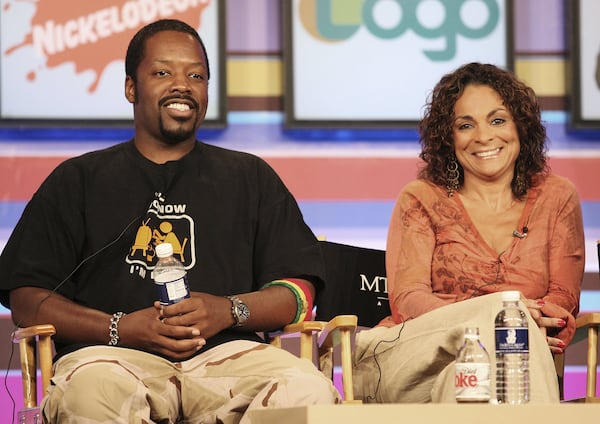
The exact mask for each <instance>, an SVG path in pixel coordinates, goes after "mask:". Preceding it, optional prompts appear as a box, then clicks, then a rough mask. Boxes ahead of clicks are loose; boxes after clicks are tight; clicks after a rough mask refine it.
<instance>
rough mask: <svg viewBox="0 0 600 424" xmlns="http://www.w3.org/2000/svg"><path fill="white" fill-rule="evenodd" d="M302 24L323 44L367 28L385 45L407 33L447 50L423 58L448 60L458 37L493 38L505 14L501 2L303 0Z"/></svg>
mask: <svg viewBox="0 0 600 424" xmlns="http://www.w3.org/2000/svg"><path fill="white" fill-rule="evenodd" d="M300 20H301V22H302V24H303V26H304V28H305V29H306V31H307V32H309V33H310V34H311V35H312V36H313V37H315V38H317V39H319V40H321V41H324V42H343V41H345V40H348V39H350V38H351V37H353V36H354V35H355V34H356V33H357V31H358V30H359V29H361V28H363V27H364V28H365V29H366V30H367V31H368V32H369V33H370V34H371V35H372V36H373V37H375V38H379V39H382V40H389V39H396V38H399V37H402V36H403V35H404V34H405V33H406V32H407V31H413V32H414V33H415V34H416V35H417V36H419V37H421V38H424V39H434V40H436V39H442V40H445V44H446V45H445V47H444V48H443V49H439V50H424V51H423V53H424V54H425V55H426V56H427V57H428V58H429V59H430V60H432V61H448V60H451V59H453V58H454V57H455V55H456V45H457V37H458V36H459V35H461V36H463V37H465V38H470V39H481V38H484V37H486V36H488V35H490V34H491V33H492V32H493V31H494V29H495V28H496V26H497V25H498V23H499V21H500V10H499V6H498V3H497V1H496V0H444V1H439V0H300Z"/></svg>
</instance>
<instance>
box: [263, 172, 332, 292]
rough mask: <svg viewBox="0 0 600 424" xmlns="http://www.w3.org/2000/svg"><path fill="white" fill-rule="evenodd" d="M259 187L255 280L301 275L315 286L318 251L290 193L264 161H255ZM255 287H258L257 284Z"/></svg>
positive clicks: (319, 264) (318, 273) (321, 276)
mask: <svg viewBox="0 0 600 424" xmlns="http://www.w3.org/2000/svg"><path fill="white" fill-rule="evenodd" d="M259 180H260V183H259V184H260V186H261V187H262V190H261V193H260V207H259V213H258V225H257V234H256V246H255V248H256V253H255V264H256V267H255V270H256V278H255V281H257V282H259V284H260V285H262V284H265V283H267V282H269V281H272V280H275V279H277V278H285V277H288V278H292V277H298V278H305V279H308V280H310V281H311V282H312V283H313V284H314V285H315V287H316V288H317V289H319V287H320V286H321V285H322V284H323V281H324V270H323V260H322V257H321V250H320V248H319V245H318V241H317V240H316V238H315V236H314V234H313V232H312V230H311V229H310V228H309V227H308V225H307V224H306V223H305V221H304V218H303V216H302V213H301V211H300V209H299V207H298V203H297V202H296V200H295V198H294V196H293V195H292V194H291V193H290V192H289V190H288V189H287V187H286V186H285V185H284V183H283V182H282V181H281V179H280V178H279V177H278V176H277V174H276V173H275V171H274V170H273V169H272V168H271V167H270V166H269V165H267V164H266V163H265V162H262V161H260V162H259ZM257 288H258V287H257Z"/></svg>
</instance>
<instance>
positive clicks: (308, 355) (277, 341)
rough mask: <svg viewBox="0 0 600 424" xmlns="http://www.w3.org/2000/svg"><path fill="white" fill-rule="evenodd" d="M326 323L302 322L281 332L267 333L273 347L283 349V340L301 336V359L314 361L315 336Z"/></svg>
mask: <svg viewBox="0 0 600 424" xmlns="http://www.w3.org/2000/svg"><path fill="white" fill-rule="evenodd" d="M324 326H325V323H324V322H322V321H302V322H298V323H295V324H288V325H286V326H285V327H283V329H281V330H279V331H273V332H269V333H267V336H268V338H269V340H270V343H271V344H272V345H273V346H276V347H279V348H281V338H282V337H285V336H288V335H294V334H299V335H300V357H301V358H305V359H308V360H309V361H311V362H314V360H313V335H314V334H315V333H319V332H320V331H321V330H322V329H323V327H324Z"/></svg>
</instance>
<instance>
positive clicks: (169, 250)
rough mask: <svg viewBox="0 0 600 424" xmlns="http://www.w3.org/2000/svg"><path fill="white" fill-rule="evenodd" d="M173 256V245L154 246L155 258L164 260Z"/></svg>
mask: <svg viewBox="0 0 600 424" xmlns="http://www.w3.org/2000/svg"><path fill="white" fill-rule="evenodd" d="M172 254H173V245H172V244H171V243H161V244H159V245H157V246H156V256H158V257H159V258H166V257H167V256H171V255H172Z"/></svg>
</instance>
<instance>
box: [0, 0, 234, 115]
mask: <svg viewBox="0 0 600 424" xmlns="http://www.w3.org/2000/svg"><path fill="white" fill-rule="evenodd" d="M0 5H1V6H0V7H1V8H0V11H1V13H0V125H4V126H9V125H44V126H61V125H69V126H73V125H85V126H93V125H113V126H114V125H115V124H120V123H122V124H127V125H128V124H130V123H131V119H132V117H133V115H132V107H131V104H129V103H128V102H127V100H126V99H125V96H124V81H125V65H124V63H125V52H126V50H127V45H128V43H129V40H130V39H131V38H132V36H133V35H134V34H135V32H136V31H137V30H138V29H139V28H141V27H142V26H144V25H145V24H147V23H149V22H151V21H154V20H157V19H161V18H174V19H180V20H183V21H185V22H187V23H188V24H190V25H191V26H193V27H194V28H197V29H198V31H199V33H200V35H201V36H202V38H203V41H204V43H205V46H206V49H207V52H208V59H209V63H210V68H211V80H210V84H209V96H210V102H209V107H208V111H207V115H206V117H207V123H208V124H209V125H214V126H222V125H224V123H225V121H226V116H225V105H224V104H225V85H224V81H225V71H224V69H225V67H224V63H225V61H224V50H225V45H224V37H223V34H224V28H223V26H224V6H223V3H222V2H221V1H220V0H129V1H127V0H95V1H72V0H37V1H20V0H1V3H0Z"/></svg>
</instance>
